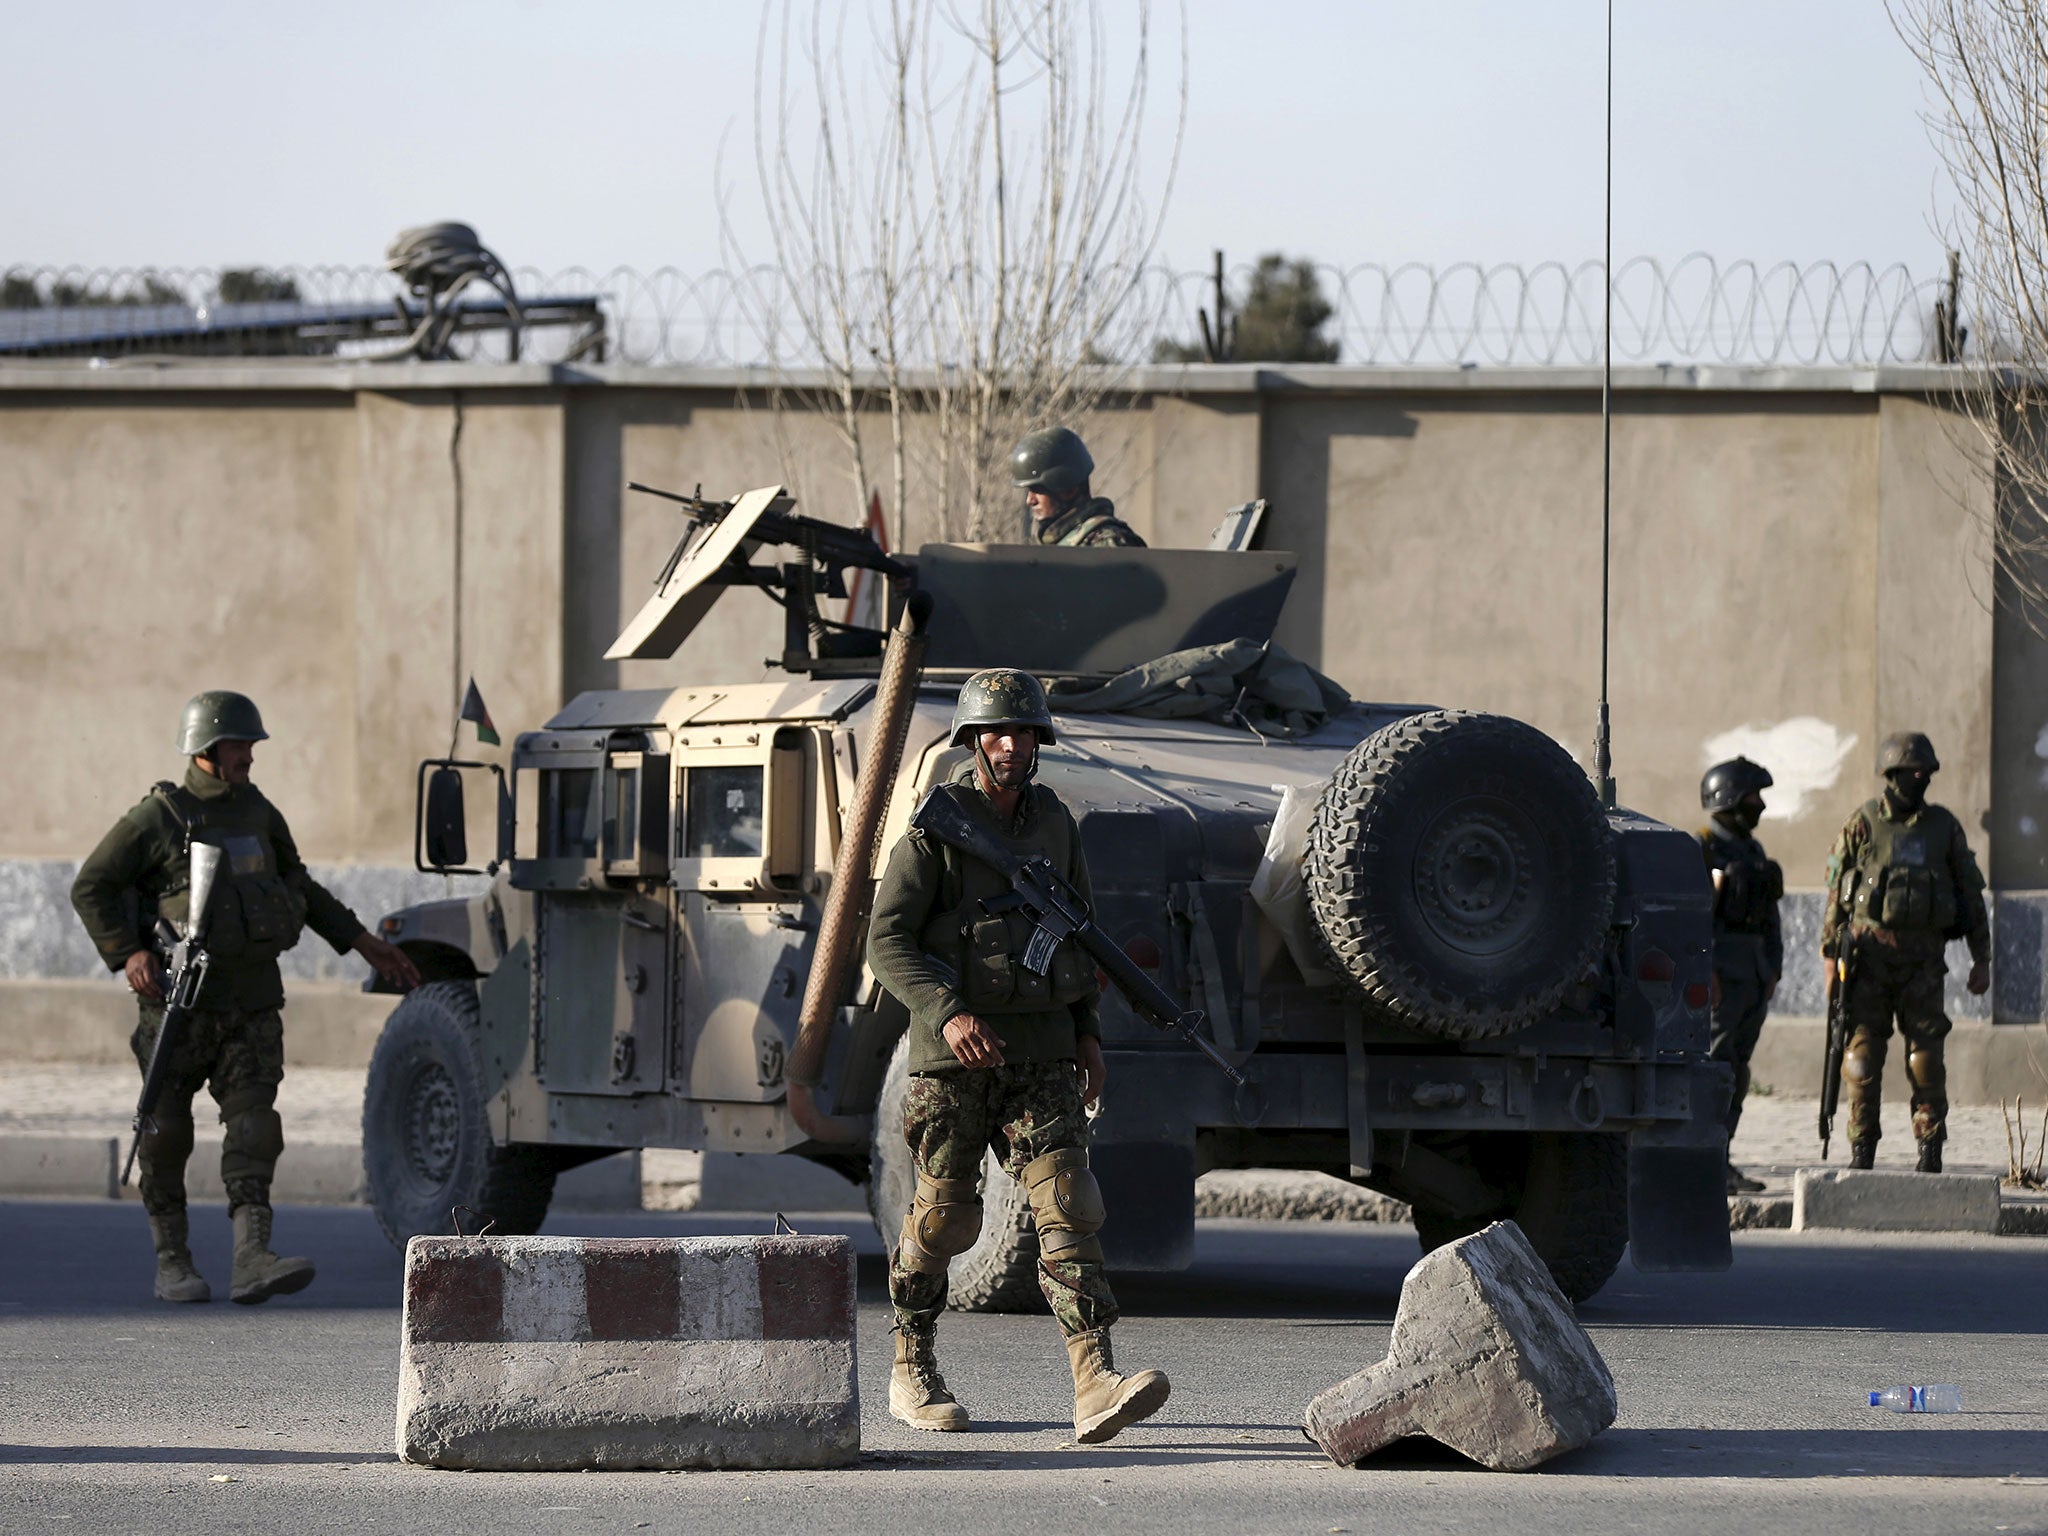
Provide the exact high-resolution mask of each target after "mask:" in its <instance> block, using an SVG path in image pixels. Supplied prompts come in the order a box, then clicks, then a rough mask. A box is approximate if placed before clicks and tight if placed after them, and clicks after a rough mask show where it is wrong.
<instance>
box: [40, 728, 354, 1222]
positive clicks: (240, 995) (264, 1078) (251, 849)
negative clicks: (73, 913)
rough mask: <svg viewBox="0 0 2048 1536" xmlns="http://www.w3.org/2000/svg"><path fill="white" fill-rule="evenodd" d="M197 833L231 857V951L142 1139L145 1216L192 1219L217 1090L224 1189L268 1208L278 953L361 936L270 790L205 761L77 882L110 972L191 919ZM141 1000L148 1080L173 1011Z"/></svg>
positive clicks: (162, 793) (225, 894)
mask: <svg viewBox="0 0 2048 1536" xmlns="http://www.w3.org/2000/svg"><path fill="white" fill-rule="evenodd" d="M188 826H189V827H190V828H191V829H192V831H193V832H194V833H195V834H196V835H204V836H208V837H218V839H219V840H220V841H222V842H223V843H224V845H225V846H226V847H227V849H228V854H229V857H228V863H227V865H226V866H225V867H224V869H223V873H222V889H221V890H220V891H219V892H218V893H217V895H216V897H215V902H214V908H213V911H214V917H213V932H214V934H215V936H216V937H217V938H218V939H219V940H221V941H222V942H220V943H217V944H216V945H215V947H214V954H213V964H212V967H211V969H210V970H209V971H208V973H207V977H206V986H205V989H204V990H203V991H202V992H201V993H200V995H199V1001H198V1007H197V1008H196V1010H195V1011H194V1014H193V1016H192V1019H191V1021H190V1023H189V1025H188V1026H187V1028H186V1031H185V1034H184V1036H183V1038H182V1040H181V1041H180V1042H179V1043H178V1046H177V1047H176V1049H175V1052H174V1054H173V1057H172V1064H171V1075H170V1078H169V1081H168V1082H167V1083H166V1085H165V1088H164V1093H163V1097H162V1098H161V1099H159V1100H158V1102H157V1107H156V1111H155V1116H154V1118H155V1121H156V1126H157V1129H156V1131H155V1133H154V1134H153V1135H148V1136H145V1137H143V1139H142V1145H141V1149H140V1151H139V1154H138V1156H137V1161H138V1162H139V1163H140V1164H141V1167H142V1178H141V1193H142V1203H143V1206H144V1207H145V1209H147V1210H148V1211H149V1213H150V1214H151V1215H152V1216H165V1217H182V1214H183V1212H184V1209H185V1163H186V1160H187V1159H188V1158H189V1157H190V1156H191V1153H192V1142H193V1124H192V1100H193V1097H194V1095H195V1094H197V1093H198V1091H199V1089H200V1088H201V1087H206V1088H208V1089H209V1090H210V1091H211V1092H212V1094H213V1097H214V1100H215V1102H216V1103H217V1104H218V1105H219V1106H220V1118H221V1121H222V1123H223V1124H224V1125H225V1126H226V1127H227V1132H226V1136H225V1138H224V1140H223V1143H222V1147H221V1179H222V1182H223V1183H224V1184H225V1185H226V1186H227V1192H228V1202H229V1205H230V1207H231V1208H239V1207H241V1206H243V1205H253V1206H263V1207H267V1206H268V1205H269V1203H270V1183H271V1178H272V1176H273V1174H274V1172H275V1170H276V1166H277V1159H278V1156H279V1154H280V1153H281V1152H282V1151H283V1150H284V1129H283V1124H282V1122H281V1121H280V1120H279V1118H278V1114H277V1109H276V1103H277V1087H278V1084H279V1083H280V1082H281V1081H283V1079H284V1024H283V1019H282V1017H281V1015H280V1012H279V1010H280V1009H281V1008H282V1007H283V1006H284V979H283V976H282V975H281V973H280V972H279V970H278V964H277V955H278V954H279V953H281V952H282V951H283V950H284V949H286V948H288V947H290V945H291V943H293V942H294V941H296V939H297V937H298V931H299V925H300V924H301V923H304V924H306V925H307V926H310V927H311V928H312V929H313V931H314V932H315V933H317V934H319V935H320V936H321V937H322V938H323V939H325V940H327V942H328V943H330V944H332V945H333V946H334V948H335V950H336V951H337V952H341V953H345V952H346V951H347V950H348V949H349V948H350V946H351V945H353V944H354V943H355V941H356V939H357V938H358V937H359V936H360V935H361V934H362V932H363V925H362V923H361V922H360V921H358V919H357V918H356V915H355V914H354V913H353V912H351V911H350V910H349V909H348V908H347V907H346V906H344V905H343V904H342V903H341V902H340V901H338V900H336V899H335V898H334V897H333V896H332V895H330V894H329V893H328V891H327V890H326V889H325V888H324V887H322V886H321V885H320V884H319V883H318V882H316V881H315V880H314V879H313V878H312V877H311V876H310V875H309V874H307V872H306V866H305V864H304V862H303V861H302V860H301V859H300V858H299V851H298V846H297V844H296V843H294V842H293V840H292V835H291V831H290V829H289V828H288V827H287V826H286V825H285V820H284V817H283V816H281V815H280V814H278V811H277V808H276V807H275V806H273V805H271V803H270V802H269V801H268V800H266V799H265V798H264V797H263V794H262V792H261V791H260V790H258V789H257V788H256V787H255V786H254V785H240V786H236V785H230V784H228V783H227V782H226V781H224V780H222V779H218V778H215V777H214V776H213V775H212V774H210V773H208V772H207V771H206V770H205V769H203V768H201V767H199V766H198V765H197V764H196V763H194V764H192V765H191V766H190V767H188V768H187V770H186V774H185V780H184V783H183V784H182V785H169V784H165V785H160V786H158V788H157V789H156V790H153V791H151V793H150V794H149V795H147V796H146V797H145V798H144V799H143V801H142V803H141V804H139V805H137V806H136V807H135V808H134V809H133V810H131V811H129V812H128V813H127V814H126V815H125V816H123V817H122V818H121V819H120V821H118V822H116V823H115V825H114V827H113V830H111V831H110V832H108V833H107V835H106V836H105V837H104V838H102V839H101V840H100V844H99V846H98V847H97V848H95V849H94V850H93V851H92V854H91V855H90V856H89V857H88V858H87V859H86V861H85V863H84V864H83V865H82V866H81V867H80V868H79V871H78V878H77V880H76V881H75V882H74V883H73V885H72V888H71V902H72V905H73V906H74V907H75V908H76V909H77V911H78V915H79V917H80V919H81V920H82V921H83V922H84V924H85V928H86V932H87V933H89V934H90V935H91V936H92V941H93V944H94V946H95V947H96V948H97V949H98V950H99V952H100V957H101V958H102V959H103V960H104V961H105V962H106V964H107V968H108V969H109V970H112V971H116V972H118V971H120V970H122V969H123V967H125V966H126V964H127V962H128V957H129V956H130V955H132V954H134V953H135V952H136V951H137V950H139V949H154V948H156V944H155V941H154V937H153V935H154V929H155V925H156V919H157V917H158V916H159V915H162V916H164V917H167V918H169V919H171V920H172V921H173V922H176V921H180V920H182V918H183V916H184V902H185V897H186V890H185V883H186V879H187V873H188V869H189V863H188V859H187V854H186V833H187V827H188ZM231 933H232V936H231ZM235 940H239V945H240V948H239V952H237V950H236V947H235V943H234V941H235ZM137 1002H138V1004H139V1005H140V1014H141V1017H140V1020H139V1022H138V1023H137V1025H136V1028H135V1033H134V1035H133V1037H132V1038H131V1040H130V1044H131V1045H132V1046H133V1047H134V1050H135V1056H136V1060H137V1061H138V1062H139V1063H140V1064H141V1066H142V1068H143V1070H144V1071H145V1072H146V1071H147V1070H148V1068H149V1056H150V1052H151V1050H152V1049H153V1048H154V1046H155V1044H156V1032H157V1027H158V1025H159V1024H160V1023H161V1021H162V1018H163V1008H162V1006H161V1005H160V1004H158V1003H155V1002H152V1001H150V1000H149V999H147V998H142V997H138V998H137Z"/></svg>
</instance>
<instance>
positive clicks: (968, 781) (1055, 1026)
mask: <svg viewBox="0 0 2048 1536" xmlns="http://www.w3.org/2000/svg"><path fill="white" fill-rule="evenodd" d="M953 782H954V783H955V784H956V785H966V786H968V792H967V793H965V794H964V795H962V796H961V797H960V798H961V799H962V800H963V801H965V802H966V803H967V804H968V805H969V806H970V808H971V809H974V810H978V811H980V812H981V813H982V814H983V815H985V816H987V818H988V820H989V824H990V825H991V826H992V827H994V828H995V829H996V830H997V831H998V832H1000V833H1002V834H1003V835H1004V836H1005V837H1007V838H1009V839H1011V840H1012V841H1014V842H1018V843H1024V844H1027V845H1031V846H1034V847H1039V848H1040V849H1041V850H1043V851H1050V849H1052V848H1055V847H1058V846H1061V845H1064V848H1065V850H1066V858H1065V860H1064V868H1063V870H1062V873H1064V874H1065V875H1066V877H1067V879H1068V880H1069V881H1070V882H1071V883H1072V884H1073V886H1074V887H1075V889H1076V890H1078V891H1079V892H1080V893H1081V897H1082V899H1083V900H1084V901H1090V902H1091V903H1092V900H1093V898H1092V895H1091V892H1090V890H1089V885H1088V863H1087V860H1086V858H1085V857H1083V855H1082V852H1081V836H1080V829H1079V827H1078V826H1076V825H1075V822H1074V817H1073V813H1072V812H1071V811H1069V810H1068V809H1067V808H1066V806H1065V805H1063V804H1062V803H1061V802H1060V797H1059V796H1058V795H1056V794H1054V793H1053V792H1052V791H1051V790H1050V789H1048V788H1046V787H1045V786H1044V785H1043V784H1033V785H1031V786H1030V787H1029V788H1028V789H1027V790H1026V791H1025V793H1024V796H1023V798H1022V799H1021V800H1020V802H1019V803H1018V808H1017V817H1016V820H1015V821H1014V822H1013V823H1012V824H1011V825H1009V826H1004V825H1002V824H1001V822H1000V821H998V819H997V817H996V811H995V807H994V806H993V805H992V804H990V802H989V800H988V797H987V796H985V795H983V794H982V793H981V791H980V789H979V788H977V787H975V775H974V766H973V764H971V763H970V764H968V765H966V766H965V767H963V768H962V769H961V770H960V772H959V773H958V774H956V775H955V776H954V779H953ZM967 862H969V861H968V859H967V856H966V855H965V854H963V853H961V852H960V851H959V850H958V849H956V848H952V847H949V846H947V845H946V844H944V843H941V842H938V841H936V840H935V839H932V838H929V837H926V836H925V835H924V834H923V833H921V832H916V831H912V832H908V833H905V834H904V837H903V840H902V841H901V842H899V843H897V845H896V847H895V849H894V850H893V851H892V852H891V853H890V855H889V865H888V868H887V869H886V870H885V871H884V872H883V875H882V881H881V884H880V886H879V887H878V888H877V890H876V892H875V905H874V912H873V915H872V916H871V917H870V918H869V920H868V965H869V966H870V967H871V968H872V969H873V971H874V973H875V975H876V976H877V977H878V978H879V979H880V980H881V983H882V985H883V986H885V987H887V988H888V989H889V991H890V992H891V993H893V994H894V995H895V996H896V998H897V999H898V1000H900V1001H901V1002H902V1003H903V1005H904V1006H905V1007H906V1008H908V1009H909V1010H910V1070H911V1071H913V1072H945V1071H958V1070H961V1063H960V1060H959V1058H958V1057H956V1056H954V1054H953V1049H952V1047H951V1046H949V1045H947V1044H946V1039H945V1035H944V1033H943V1031H944V1029H945V1027H946V1021H947V1020H949V1019H951V1018H953V1017H955V1016H956V1015H959V1014H963V1013H974V1014H976V1015H977V1016H978V1017H980V1018H982V1020H983V1021H984V1022H985V1023H987V1024H988V1026H989V1027H990V1028H991V1029H993V1030H994V1031H995V1033H996V1035H997V1036H998V1038H1000V1039H1001V1040H1002V1042H1003V1047H1002V1049H1003V1059H1004V1060H1005V1061H1009V1062H1017V1061H1071V1060H1073V1059H1074V1057H1075V1053H1076V1050H1077V1048H1078V1040H1079V1037H1080V1036H1082V1035H1093V1036H1096V1037H1098V1038H1099V1037H1100V1036H1101V1033H1102V1027H1101V1023H1100V1020H1099V1017H1098V1006H1097V993H1096V986H1095V982H1094V978H1093V969H1094V963H1093V961H1088V962H1087V966H1086V971H1087V973H1088V980H1087V988H1086V995H1085V996H1084V997H1082V998H1080V999H1079V1000H1077V1001H1075V1002H1072V1003H1068V1004H1059V1003H1049V1004H1048V1005H1047V1006H1044V1007H1029V1006H1021V1005H1017V1004H1011V1005H1009V1006H1008V1007H1006V1008H1003V1009H1000V1010H997V1009H991V1008H986V1007H970V1006H969V1004H968V1000H967V996H966V985H965V984H964V983H963V981H962V977H961V972H962V970H963V968H964V967H963V966H962V965H960V964H958V963H955V962H957V961H959V960H960V959H961V958H962V957H961V956H960V955H953V956H951V957H950V958H948V957H942V956H940V955H937V954H934V953H933V950H932V945H933V943H934V938H935V930H936V929H937V928H940V927H944V926H945V924H946V920H947V918H948V915H949V914H951V913H953V912H954V911H955V910H956V909H959V908H961V907H962V905H963V902H964V901H965V900H966V898H967V896H968V894H969V887H970V885H973V886H976V887H978V886H980V885H982V884H984V883H986V882H984V881H983V880H981V879H980V878H979V875H977V877H976V878H975V879H973V880H972V881H970V880H969V878H968V876H967V872H966V870H965V869H964V866H965V865H966V863H967ZM978 869H979V866H977V870H978ZM1016 926H1017V928H1018V929H1019V930H1025V929H1026V926H1027V925H1025V924H1024V922H1023V920H1022V919H1021V917H1020V918H1018V919H1017V924H1016ZM1070 945H1071V941H1068V943H1067V944H1062V945H1061V946H1060V949H1061V951H1066V950H1068V949H1069V947H1070ZM1020 953H1021V951H1020ZM1076 953H1077V954H1078V951H1077V952H1076ZM1082 958H1085V957H1082ZM1014 963H1015V964H1017V965H1021V961H1017V962H1014ZM1074 966H1075V956H1074V955H1064V956H1062V957H1060V958H1058V959H1056V960H1055V962H1054V969H1055V972H1056V973H1068V974H1071V973H1072V972H1073V970H1074Z"/></svg>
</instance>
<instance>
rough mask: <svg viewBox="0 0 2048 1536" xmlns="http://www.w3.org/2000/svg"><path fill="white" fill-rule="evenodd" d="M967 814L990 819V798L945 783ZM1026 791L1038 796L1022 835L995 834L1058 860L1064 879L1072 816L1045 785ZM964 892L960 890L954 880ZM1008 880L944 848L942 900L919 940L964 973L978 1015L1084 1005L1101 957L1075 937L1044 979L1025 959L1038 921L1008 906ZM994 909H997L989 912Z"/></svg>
mask: <svg viewBox="0 0 2048 1536" xmlns="http://www.w3.org/2000/svg"><path fill="white" fill-rule="evenodd" d="M939 792H940V793H942V794H948V795H951V796H952V797H953V799H954V801H955V803H956V804H958V805H959V806H961V807H962V808H963V809H964V810H965V811H966V812H967V814H968V815H970V816H973V817H975V818H977V819H978V820H980V821H981V822H982V823H983V824H984V825H990V824H992V818H991V817H990V816H989V814H988V809H987V806H988V802H987V801H986V800H985V799H983V797H982V796H981V795H979V794H978V793H976V792H975V791H974V790H973V789H971V788H969V787H968V786H966V785H964V784H947V785H942V786H941V787H940V791H939ZM1025 793H1027V794H1029V795H1032V796H1034V797H1035V798H1034V801H1033V814H1032V817H1031V824H1030V826H1029V827H1028V828H1027V829H1026V830H1025V831H1024V833H1023V834H1022V835H1021V836H1013V835H1011V834H1009V833H1007V832H1003V831H1001V830H1000V829H998V831H997V836H998V837H999V838H1000V839H1001V841H1002V842H1003V843H1004V844H1006V845H1007V846H1008V847H1010V848H1013V849H1015V850H1017V851H1018V852H1019V853H1024V854H1031V855H1037V856H1040V857H1043V858H1048V859H1050V860H1052V865H1053V868H1054V869H1056V870H1058V871H1059V872H1060V874H1061V875H1062V876H1064V875H1065V874H1066V873H1067V870H1068V868H1069V867H1070V864H1071V861H1072V858H1073V837H1074V824H1073V821H1072V820H1071V819H1070V818H1069V817H1067V816H1066V815H1065V814H1063V812H1062V809H1061V807H1060V803H1059V800H1058V798H1057V797H1056V796H1054V794H1053V792H1052V791H1051V790H1049V789H1046V788H1045V787H1044V786H1042V785H1038V784H1033V785H1031V786H1029V787H1028V788H1027V789H1026V791H1025ZM956 881H957V882H958V889H957V890H956V889H955V882H956ZM1011 894H1012V892H1011V887H1010V882H1009V881H1007V880H1005V879H1004V878H1003V877H1002V875H1000V874H999V873H997V872H996V871H995V870H994V869H992V868H991V867H989V866H988V865H986V864H984V863H982V861H981V860H979V859H976V858H970V857H969V856H968V855H966V854H964V853H961V852H960V851H959V850H957V849H954V848H948V849H946V876H945V889H944V890H942V891H941V893H940V901H941V902H942V903H943V904H944V905H943V906H942V908H941V910H940V911H939V913H938V914H937V915H936V916H935V917H933V918H932V920H931V921H930V922H929V923H927V924H926V925H925V929H924V933H923V935H922V936H921V939H920V943H921V944H922V947H923V948H924V950H925V952H926V953H927V954H929V955H931V956H932V957H933V958H934V959H936V960H938V961H939V962H940V963H941V964H942V965H946V966H948V967H950V968H951V969H952V971H953V973H954V974H955V975H956V976H958V977H959V978H960V997H961V1001H962V1002H964V1003H965V1004H966V1005H967V1007H968V1010H969V1011H970V1012H973V1013H977V1014H980V1013H986V1014H1002V1013H1043V1012H1045V1011H1046V1010H1047V1009H1049V1008H1055V1007H1061V1006H1064V1005H1066V1004H1069V1003H1078V1002H1080V1001H1081V1000H1082V999H1083V998H1086V997H1090V996H1092V995H1093V994H1094V992H1095V962H1094V961H1093V960H1091V959H1090V958H1089V957H1088V956H1087V955H1086V954H1085V953H1083V951H1082V950H1081V948H1080V946H1079V945H1077V944H1075V943H1074V942H1073V941H1072V940H1071V939H1067V940H1062V941H1061V942H1060V944H1059V947H1058V948H1056V949H1055V950H1054V951H1053V957H1052V965H1051V967H1050V974H1048V975H1045V976H1041V975H1039V974H1038V973H1037V972H1036V971H1033V970H1031V969H1029V968H1028V967H1026V965H1025V964H1024V951H1025V949H1026V947H1027V946H1028V945H1029V944H1030V943H1031V934H1032V930H1033V928H1034V927H1035V925H1034V924H1033V923H1032V921H1031V919H1030V918H1028V917H1026V916H1025V915H1024V914H1023V913H1022V912H1019V911H1015V910H1005V909H1004V908H1005V905H1006V903H1005V898H1006V897H1009V896H1010V895H1011ZM991 908H994V909H995V910H993V911H991V910H990V909H991Z"/></svg>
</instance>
